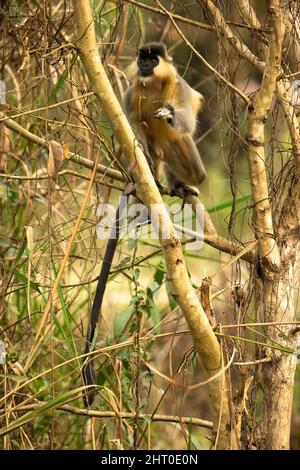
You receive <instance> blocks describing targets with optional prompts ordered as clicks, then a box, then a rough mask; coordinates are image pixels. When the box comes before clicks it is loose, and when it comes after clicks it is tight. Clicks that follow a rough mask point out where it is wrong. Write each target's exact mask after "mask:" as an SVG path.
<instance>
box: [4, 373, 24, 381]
mask: <svg viewBox="0 0 300 470" xmlns="http://www.w3.org/2000/svg"><path fill="white" fill-rule="evenodd" d="M0 377H3V378H4V379H9V380H13V381H14V382H26V380H28V377H26V375H15V374H0Z"/></svg>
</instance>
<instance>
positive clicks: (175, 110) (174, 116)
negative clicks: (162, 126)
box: [154, 78, 203, 135]
mask: <svg viewBox="0 0 300 470" xmlns="http://www.w3.org/2000/svg"><path fill="white" fill-rule="evenodd" d="M202 103H203V96H202V95H201V94H200V93H198V92H197V91H196V90H193V89H192V88H191V87H190V86H189V85H188V84H187V83H186V82H185V81H184V80H183V79H182V78H179V80H178V82H177V84H176V92H175V94H174V97H173V99H172V103H165V104H164V106H162V107H161V108H159V109H158V110H157V111H156V112H155V113H154V117H155V118H157V119H165V120H166V121H167V123H168V124H170V126H172V127H174V129H177V130H178V132H179V133H181V134H191V135H193V133H194V131H195V129H196V123H197V121H196V118H197V114H198V111H199V110H200V109H201V107H202Z"/></svg>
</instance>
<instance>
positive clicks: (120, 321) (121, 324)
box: [114, 305, 134, 337]
mask: <svg viewBox="0 0 300 470" xmlns="http://www.w3.org/2000/svg"><path fill="white" fill-rule="evenodd" d="M133 312H134V306H133V305H131V306H129V307H128V308H126V309H125V310H123V311H122V312H120V313H118V314H117V315H116V317H115V321H114V336H115V337H116V336H117V337H118V336H121V334H122V333H123V331H124V330H125V328H126V325H127V323H128V322H129V320H130V318H131V316H132V315H133Z"/></svg>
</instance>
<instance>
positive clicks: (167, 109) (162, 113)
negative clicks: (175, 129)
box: [154, 103, 174, 126]
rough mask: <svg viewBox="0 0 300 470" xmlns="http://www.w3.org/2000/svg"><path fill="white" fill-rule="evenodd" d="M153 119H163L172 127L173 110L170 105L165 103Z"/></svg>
mask: <svg viewBox="0 0 300 470" xmlns="http://www.w3.org/2000/svg"><path fill="white" fill-rule="evenodd" d="M154 117H155V119H164V120H165V121H167V123H168V124H170V125H171V126H173V122H174V108H173V106H172V105H171V104H169V103H165V104H164V106H163V107H162V108H159V109H158V110H157V111H155V113H154Z"/></svg>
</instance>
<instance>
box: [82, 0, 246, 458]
mask: <svg viewBox="0 0 300 470" xmlns="http://www.w3.org/2000/svg"><path fill="white" fill-rule="evenodd" d="M73 7H74V21H75V26H76V29H77V32H76V38H77V41H76V43H77V46H78V47H79V51H80V55H81V59H82V62H83V64H84V67H85V70H86V73H87V75H88V77H89V80H90V82H91V84H92V86H93V88H94V91H95V93H96V96H97V97H98V99H99V102H100V105H101V107H102V109H103V111H104V112H106V113H107V115H108V117H109V119H110V122H111V125H112V128H113V131H114V134H115V136H116V138H117V140H118V142H119V144H120V146H121V149H122V151H123V153H124V155H125V158H126V161H127V165H128V168H129V169H130V171H131V173H132V175H133V178H134V181H135V184H136V189H137V193H138V195H139V197H140V199H141V200H142V201H143V203H144V204H145V205H146V207H147V208H148V210H149V213H150V214H152V215H153V213H154V212H155V215H156V220H158V226H159V227H158V229H159V234H160V243H161V246H162V249H163V253H164V258H165V263H166V267H167V273H168V278H169V281H170V284H171V286H172V294H173V295H174V297H175V298H176V300H177V302H178V304H179V306H180V307H181V309H182V311H183V313H184V315H185V318H186V321H187V323H188V325H189V328H190V330H191V333H192V336H193V340H194V344H195V347H196V350H197V352H198V354H199V356H200V358H201V359H202V361H203V364H204V367H205V369H206V370H207V372H208V375H209V376H213V375H214V374H216V373H217V372H218V371H220V368H221V365H222V360H221V351H220V345H219V343H218V341H217V339H216V336H215V334H214V332H213V330H212V328H211V326H210V324H209V321H208V319H207V317H206V315H205V313H204V311H203V309H202V307H201V304H200V301H199V299H198V297H197V295H196V293H195V291H194V289H193V287H192V285H191V283H190V280H189V277H188V274H187V270H186V266H185V261H184V257H183V253H182V249H181V244H180V241H179V239H178V237H177V235H176V232H175V231H174V228H173V226H172V224H171V220H170V218H169V215H168V212H167V211H166V209H165V207H164V205H163V203H162V199H161V196H160V193H159V191H158V189H157V187H156V185H155V182H154V179H153V176H152V174H151V171H150V169H149V166H148V164H147V161H146V158H145V156H144V154H143V152H142V150H141V148H140V146H139V145H138V143H137V140H136V138H135V136H134V134H133V132H132V130H131V128H130V126H129V124H128V121H127V119H126V117H125V115H124V113H123V110H122V108H121V106H120V104H119V102H118V100H117V99H116V96H115V94H114V92H113V90H112V87H111V84H110V82H109V80H108V77H107V75H106V73H105V70H104V68H103V65H102V62H101V58H100V56H99V52H98V48H97V44H96V36H95V30H94V23H93V17H92V12H91V7H90V2H87V1H85V0H79V1H75V0H74V1H73ZM162 222H163V226H162ZM162 227H163V229H164V230H163V233H162V232H161V229H162ZM165 234H167V235H165ZM227 389H228V387H227V382H226V379H225V377H224V374H221V375H220V376H219V377H218V378H217V379H215V380H214V381H212V382H211V384H210V395H211V402H212V407H213V423H214V431H215V433H217V431H218V440H217V444H216V447H217V448H219V449H230V448H237V447H238V443H237V440H236V437H235V433H234V428H233V426H232V422H231V410H230V403H229V394H228V390H227ZM220 416H221V419H220V426H219V417H220Z"/></svg>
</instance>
